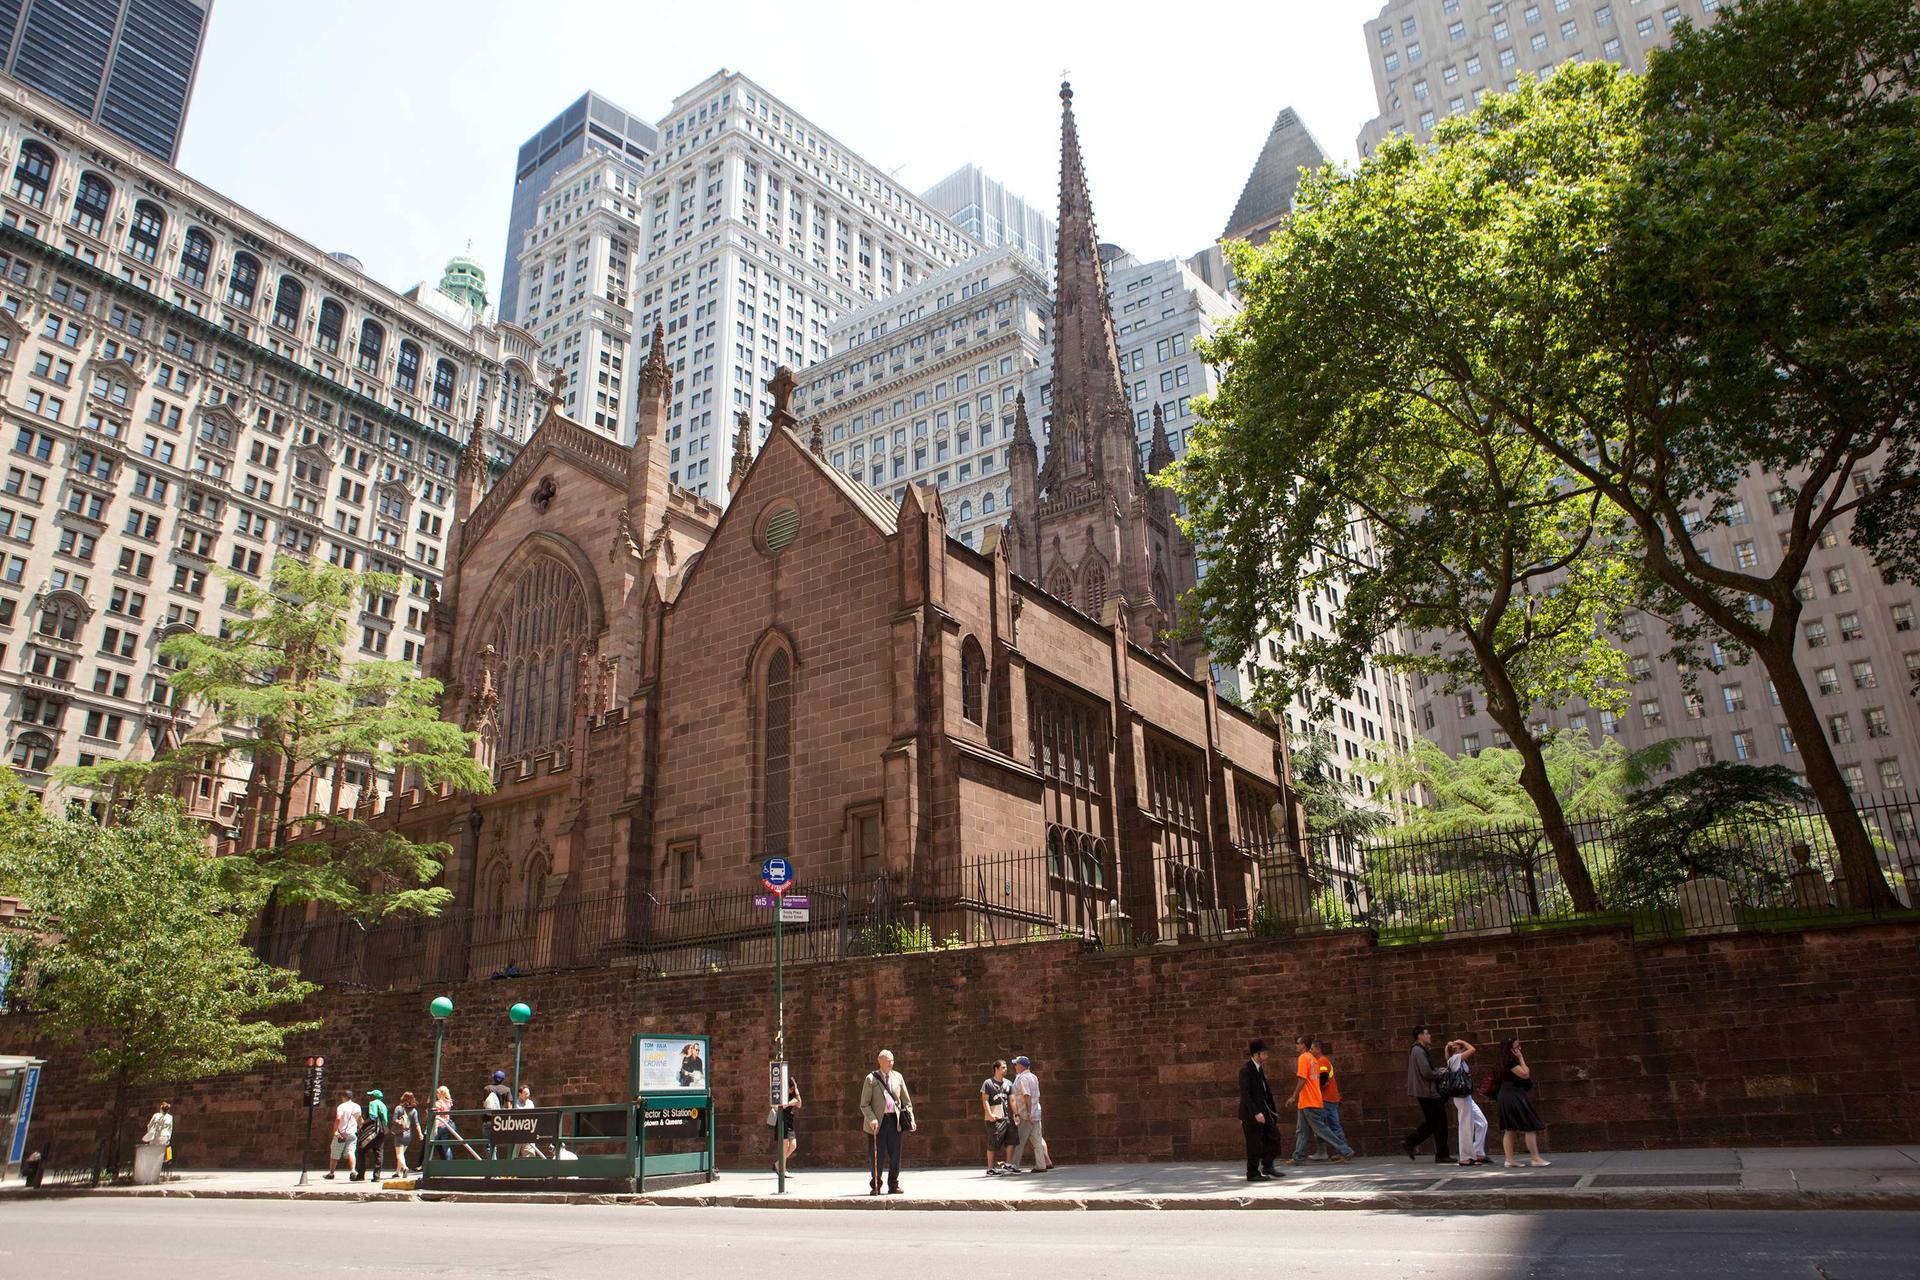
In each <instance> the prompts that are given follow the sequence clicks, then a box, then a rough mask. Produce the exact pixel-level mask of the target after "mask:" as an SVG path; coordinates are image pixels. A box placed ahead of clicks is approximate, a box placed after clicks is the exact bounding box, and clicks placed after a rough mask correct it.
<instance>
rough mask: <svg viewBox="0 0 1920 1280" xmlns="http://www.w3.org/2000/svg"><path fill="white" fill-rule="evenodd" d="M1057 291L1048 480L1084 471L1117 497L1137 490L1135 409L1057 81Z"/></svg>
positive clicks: (1081, 167)
mask: <svg viewBox="0 0 1920 1280" xmlns="http://www.w3.org/2000/svg"><path fill="white" fill-rule="evenodd" d="M1055 268H1056V273H1057V274H1056V279H1055V282H1054V294H1053V298H1054V301H1053V324H1054V335H1053V415H1052V418H1051V419H1050V422H1049V425H1048V429H1047V465H1046V475H1045V477H1044V478H1043V484H1044V486H1045V488H1046V489H1047V491H1048V492H1049V493H1051V492H1053V491H1054V488H1055V486H1056V485H1058V484H1060V483H1062V482H1067V483H1071V482H1072V481H1073V480H1075V479H1078V478H1081V477H1092V478H1095V479H1098V480H1102V481H1104V482H1105V484H1106V487H1107V488H1108V489H1109V490H1110V491H1112V492H1113V493H1114V494H1115V495H1116V496H1119V495H1120V494H1123V493H1130V492H1132V491H1133V489H1134V484H1135V476H1136V471H1137V465H1138V464H1137V463H1136V462H1135V458H1136V457H1137V455H1136V453H1135V451H1134V446H1133V415H1132V412H1131V411H1130V410H1129V409H1128V408H1127V390H1126V384H1125V383H1124V382H1123V381H1122V380H1121V377H1120V353H1119V344H1118V341H1117V339H1116V337H1115V334H1114V329H1113V312H1112V310H1111V309H1110V308H1109V306H1108V300H1107V272H1106V267H1105V265H1104V264H1103V263H1102V262H1101V261H1100V235H1099V232H1098V231H1097V230H1096V229H1095V227H1094V222H1093V197H1092V195H1091V194H1090V193H1089V192H1088V189H1087V171H1086V165H1085V163H1084V162H1083V161H1082V160H1081V158H1080V131H1079V127H1078V126H1077V125H1076V124H1075V123H1074V118H1073V86H1072V85H1069V84H1062V85H1061V86H1060V217H1059V240H1058V242H1057V244H1056V246H1055Z"/></svg>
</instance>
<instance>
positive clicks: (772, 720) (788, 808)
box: [760, 644, 793, 857]
mask: <svg viewBox="0 0 1920 1280" xmlns="http://www.w3.org/2000/svg"><path fill="white" fill-rule="evenodd" d="M760 709H761V716H760V829H761V833H762V834H761V840H760V847H761V852H762V853H763V854H764V855H765V856H767V857H772V856H774V855H776V854H779V855H785V854H787V853H788V852H789V851H790V850H789V848H788V846H789V844H790V843H791V840H792V835H793V830H792V828H793V655H792V654H791V653H789V652H788V651H787V647H786V646H785V645H784V644H777V645H775V646H774V647H773V649H772V651H771V652H770V653H769V654H768V655H767V658H766V665H765V666H764V667H763V668H762V675H761V678H760Z"/></svg>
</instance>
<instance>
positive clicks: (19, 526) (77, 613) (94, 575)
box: [0, 81, 549, 816]
mask: <svg viewBox="0 0 1920 1280" xmlns="http://www.w3.org/2000/svg"><path fill="white" fill-rule="evenodd" d="M0 164H3V165H4V174H3V176H0V414H3V415H4V418H5V422H4V426H3V427H0V449H4V451H5V453H4V456H3V457H0V713H3V714H4V715H5V716H6V724H5V732H6V746H5V750H6V752H7V759H8V760H9V762H10V763H11V764H12V765H13V767H14V768H15V769H16V770H18V771H19V772H20V773H21V774H22V776H23V777H24V778H25V779H26V780H27V782H28V783H29V785H31V786H33V787H34V788H35V789H41V788H44V787H45V786H46V785H47V784H48V782H49V779H50V773H51V771H52V770H53V769H55V768H56V767H58V766H60V765H66V764H84V763H89V762H91V761H93V760H95V759H107V758H113V757H116V756H121V755H125V754H127V753H129V752H137V751H145V750H151V749H152V747H153V745H154V744H155V743H156V742H160V743H165V742H166V741H168V740H169V739H170V737H171V736H172V735H176V734H178V733H179V732H180V731H181V729H182V728H183V726H184V725H185V723H186V722H187V720H188V719H189V718H190V717H191V715H192V714H193V712H192V710H191V709H189V708H180V707H175V706H172V705H171V704H170V702H169V700H168V690H167V684H166V674H167V673H166V671H165V670H164V669H162V668H161V667H159V666H158V665H157V663H156V661H155V649H156V646H157V645H158V643H159V641H160V640H161V639H163V638H164V637H165V636H166V635H168V634H169V633H171V632H173V631H176V630H181V629H198V630H204V631H215V630H217V629H218V628H219V627H220V625H221V620H222V617H223V613H224V604H223V595H224V592H223V588H222V585H221V583H220V581H219V571H221V570H226V571H230V572H232V573H237V574H241V575H244V576H247V577H252V578H261V577H263V576H264V575H266V574H267V573H268V572H269V571H270V569H271V567H272V564H273V561H274V559H275V557H277V556H279V555H283V554H293V555H302V556H320V557H325V558H326V559H328V560H330V561H332V562H334V563H337V564H342V565H347V566H350V567H352V568H356V569H379V570H385V571H389V572H393V573H396V574H399V575H402V577H403V579H404V582H405V584H406V585H405V586H404V587H403V588H402V589H401V591H400V592H399V593H398V594H397V595H395V596H391V597H385V598H382V599H379V600H375V601H372V602H370V603H369V607H368V608H367V610H366V611H365V612H364V613H363V614H362V615H360V616H359V617H357V618H355V619H354V621H353V631H352V637H353V638H352V642H351V644H352V649H353V654H352V655H350V656H361V657H366V658H392V659H402V660H417V659H418V657H419V655H420V652H421V647H422V644H423V642H424V640H425V638H426V620H427V609H428V603H429V599H430V597H431V595H432V593H433V592H434V590H435V589H436V588H437V585H438V581H439V578H440V575H441V574H442V573H443V572H444V570H445V561H444V558H443V550H444V546H445V542H446V538H447V534H448V532H449V528H450V521H451V519H452V515H453V504H452V482H453V469H454V459H455V456H456V455H457V454H458V452H459V450H460V447H461V442H462V441H464V440H466V439H467V437H468V433H469V427H470V424H472V423H474V422H475V421H478V422H480V423H481V424H482V425H483V428H484V434H483V437H482V438H483V439H484V440H485V442H486V446H487V451H488V452H489V454H490V455H491V456H492V460H493V463H494V465H500V464H503V463H504V462H505V461H506V460H507V459H509V458H510V457H511V456H512V454H513V452H514V450H515V448H516V447H517V446H518V443H519V441H520V440H522V439H524V437H525V435H526V428H527V424H528V423H529V422H530V420H531V417H532V413H533V407H534V406H533V403H532V399H531V392H532V391H533V389H534V388H535V386H536V385H537V384H540V383H543V382H544V380H545V379H546V378H547V377H548V376H549V374H548V371H547V369H546V368H545V367H544V366H543V365H541V364H540V362H539V361H538V359H537V357H536V356H535V353H534V352H535V348H534V343H533V340H532V338H531V336H530V335H528V334H526V333H525V332H524V331H522V330H519V329H516V328H513V327H510V326H502V327H494V326H490V325H487V324H484V323H471V321H470V318H469V320H468V321H467V322H463V321H462V320H456V319H454V318H453V317H456V316H465V315H466V312H465V311H464V310H463V308H462V307H461V306H460V305H458V304H456V303H455V302H454V301H453V300H451V299H448V298H437V299H427V300H426V301H425V302H415V301H410V300H409V299H407V298H404V297H402V296H400V295H399V294H396V293H394V292H393V291H391V290H389V289H386V288H384V287H382V286H381V285H379V284H376V283H375V282H374V281H372V280H370V279H368V278H367V277H366V276H365V275H364V274H362V273H361V272H360V270H359V269H358V267H357V264H355V263H354V262H353V261H352V260H351V259H349V258H346V257H345V256H335V255H329V254H327V253H325V252H323V251H321V250H319V249H317V248H315V247H314V246H313V245H311V244H308V243H306V242H304V241H302V240H299V239H297V238H296V237H294V236H293V235H291V234H290V233H288V232H287V231H285V230H282V229H281V228H279V227H277V226H274V225H273V224H271V223H269V222H267V221H266V220H264V219H262V218H259V217H256V216H255V215H254V214H252V213H250V212H248V211H247V210H246V209H244V208H242V207H240V206H239V205H237V204H235V203H234V202H233V201H231V200H229V199H227V198H226V197H224V196H222V195H220V194H219V193H218V192H214V191H210V190H208V189H207V188H205V187H203V186H201V185H200V184H198V183H196V182H194V181H193V180H192V179H191V178H189V177H187V176H186V175H185V174H182V173H180V172H179V171H178V170H175V169H172V168H169V167H168V166H166V165H165V164H162V163H161V162H159V161H157V160H154V159H152V158H151V157H149V156H147V155H145V154H142V153H141V152H140V151H138V150H136V149H135V148H134V147H132V146H131V145H129V144H127V143H125V142H122V141H121V140H120V139H119V138H117V137H115V136H113V135H112V134H110V133H107V132H105V131H104V130H102V129H101V128H99V127H98V126H97V125H94V124H92V123H90V122H88V121H86V120H84V119H82V118H81V117H79V116H77V115H75V114H74V113H72V112H69V111H67V110H65V109H64V108H62V107H60V106H59V105H57V104H56V103H54V102H52V101H50V100H49V99H47V98H44V97H41V96H40V95H38V94H36V93H34V92H32V91H31V90H28V89H25V88H22V87H20V86H18V85H16V84H13V83H12V82H5V81H0ZM428 302H430V303H433V304H434V305H427V304H426V303H428ZM375 781H376V780H375V779H373V778H371V777H370V776H369V774H368V773H367V771H366V770H364V769H362V768H360V767H359V766H357V765H352V764H349V765H348V766H347V768H346V771H345V776H344V778H343V779H342V782H343V784H344V791H343V796H344V798H345V799H348V800H352V799H354V798H356V797H357V795H358V794H359V790H360V788H361V787H363V786H366V785H370V784H372V783H374V782H375ZM199 799H200V800H201V801H202V802H203V803H204V805H205V807H206V812H207V813H208V814H209V815H212V816H220V815H222V814H223V813H229V812H230V810H228V809H226V808H224V807H223V804H222V801H223V799H224V797H222V796H219V795H216V794H214V787H213V784H212V783H208V785H207V788H206V790H205V792H204V794H202V795H201V796H200V797H199Z"/></svg>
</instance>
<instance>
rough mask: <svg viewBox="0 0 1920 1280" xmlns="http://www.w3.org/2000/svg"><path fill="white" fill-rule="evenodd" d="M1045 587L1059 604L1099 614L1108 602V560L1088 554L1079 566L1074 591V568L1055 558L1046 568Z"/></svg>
mask: <svg viewBox="0 0 1920 1280" xmlns="http://www.w3.org/2000/svg"><path fill="white" fill-rule="evenodd" d="M1046 591H1047V594H1048V595H1050V596H1052V597H1053V598H1054V599H1056V600H1059V601H1060V602H1061V603H1062V604H1067V605H1071V606H1073V607H1074V608H1076V609H1078V610H1080V612H1082V613H1084V614H1086V615H1087V616H1088V617H1090V618H1098V617H1099V616H1100V610H1102V609H1103V608H1105V607H1106V604H1107V562H1106V561H1105V560H1102V559H1101V558H1100V557H1099V556H1098V555H1090V556H1088V557H1087V560H1086V563H1085V564H1084V565H1083V566H1082V567H1081V570H1080V587H1079V590H1078V591H1077V592H1076V591H1075V590H1074V577H1073V571H1072V570H1071V569H1069V568H1067V566H1066V565H1064V564H1060V563H1058V562H1056V563H1055V564H1054V566H1053V568H1052V569H1050V570H1048V572H1047V577H1046Z"/></svg>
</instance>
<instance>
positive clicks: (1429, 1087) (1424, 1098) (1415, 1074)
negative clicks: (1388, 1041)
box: [1400, 1027, 1453, 1164]
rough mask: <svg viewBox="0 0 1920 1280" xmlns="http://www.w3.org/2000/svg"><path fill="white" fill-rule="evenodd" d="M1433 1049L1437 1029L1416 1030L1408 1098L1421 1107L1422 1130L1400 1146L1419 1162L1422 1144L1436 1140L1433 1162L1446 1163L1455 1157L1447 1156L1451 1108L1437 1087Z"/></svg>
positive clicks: (1409, 1065) (1410, 1053) (1409, 1064)
mask: <svg viewBox="0 0 1920 1280" xmlns="http://www.w3.org/2000/svg"><path fill="white" fill-rule="evenodd" d="M1432 1049H1433V1029H1432V1028H1431V1027H1415V1028H1414V1029H1413V1048H1412V1049H1411V1050H1409V1051H1408V1053H1407V1096H1408V1097H1409V1098H1412V1099H1413V1100H1414V1101H1415V1102H1417V1103H1419V1104H1420V1127H1419V1128H1418V1129H1415V1130H1414V1131H1413V1132H1412V1133H1410V1134H1408V1135H1407V1137H1406V1141H1404V1142H1402V1143H1401V1144H1400V1145H1401V1146H1402V1147H1404V1148H1405V1149H1406V1153H1407V1159H1409V1160H1418V1159H1419V1158H1420V1156H1419V1150H1420V1144H1421V1143H1423V1142H1425V1141H1426V1140H1427V1139H1428V1138H1432V1139H1433V1162H1434V1163H1435V1164H1445V1163H1446V1162H1447V1161H1449V1160H1451V1159H1452V1158H1453V1157H1452V1156H1451V1155H1449V1154H1448V1153H1447V1128H1448V1126H1447V1109H1446V1107H1445V1106H1444V1105H1443V1104H1442V1103H1441V1101H1440V1090H1439V1089H1438V1088H1436V1087H1435V1084H1434V1081H1435V1079H1436V1077H1438V1075H1439V1072H1438V1071H1436V1070H1435V1069H1434V1065H1433V1056H1432V1053H1431V1050H1432Z"/></svg>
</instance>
